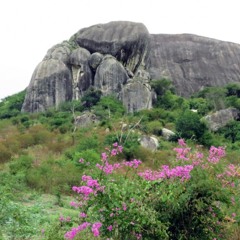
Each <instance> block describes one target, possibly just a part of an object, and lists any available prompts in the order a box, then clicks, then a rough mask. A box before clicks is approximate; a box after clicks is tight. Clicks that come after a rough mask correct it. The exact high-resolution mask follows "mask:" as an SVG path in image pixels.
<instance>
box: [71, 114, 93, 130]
mask: <svg viewBox="0 0 240 240" xmlns="http://www.w3.org/2000/svg"><path fill="white" fill-rule="evenodd" d="M97 122H98V119H97V116H96V115H95V114H93V113H91V112H85V113H84V114H82V115H80V116H77V117H76V119H75V125H76V126H78V127H88V126H89V125H91V124H94V123H97Z"/></svg>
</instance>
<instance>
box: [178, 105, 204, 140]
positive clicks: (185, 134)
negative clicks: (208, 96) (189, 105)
mask: <svg viewBox="0 0 240 240" xmlns="http://www.w3.org/2000/svg"><path fill="white" fill-rule="evenodd" d="M206 129H207V127H206V125H205V124H204V123H203V122H201V120H200V116H199V115H198V114H197V113H194V112H192V111H189V110H187V111H185V112H183V113H182V114H181V115H180V116H179V118H178V119H177V121H176V130H177V132H179V133H180V136H181V137H182V138H185V139H196V140H200V139H201V137H202V136H203V134H204V133H205V131H206Z"/></svg>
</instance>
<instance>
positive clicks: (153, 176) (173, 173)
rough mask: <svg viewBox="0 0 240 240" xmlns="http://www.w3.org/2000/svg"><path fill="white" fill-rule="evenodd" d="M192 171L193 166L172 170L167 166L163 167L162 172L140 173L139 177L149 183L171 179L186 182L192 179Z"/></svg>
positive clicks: (149, 171)
mask: <svg viewBox="0 0 240 240" xmlns="http://www.w3.org/2000/svg"><path fill="white" fill-rule="evenodd" d="M192 169H193V165H185V166H177V167H175V168H172V169H171V168H170V167H169V166H167V165H163V166H162V170H160V171H152V170H146V171H144V172H140V173H138V175H139V176H141V177H143V178H144V179H146V180H148V181H156V180H159V179H169V178H180V179H181V180H185V179H189V178H190V177H191V176H190V172H191V171H192Z"/></svg>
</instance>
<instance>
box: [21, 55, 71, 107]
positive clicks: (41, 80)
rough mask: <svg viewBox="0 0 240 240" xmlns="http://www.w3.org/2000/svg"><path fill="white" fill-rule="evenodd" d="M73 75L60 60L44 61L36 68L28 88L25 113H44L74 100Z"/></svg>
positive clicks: (24, 105) (24, 104)
mask: <svg viewBox="0 0 240 240" xmlns="http://www.w3.org/2000/svg"><path fill="white" fill-rule="evenodd" d="M71 84H72V74H71V71H70V70H69V68H68V67H67V66H66V65H65V64H64V63H63V62H62V61H60V60H57V59H49V60H44V61H42V62H41V63H40V64H38V66H37V67H36V69H35V71H34V73H33V75H32V79H31V82H30V84H29V86H28V88H27V93H26V97H25V100H24V103H23V106H22V111H23V112H43V111H46V110H47V109H48V108H50V107H53V106H55V107H58V106H59V104H60V103H63V102H66V101H69V100H71V99H72V88H71Z"/></svg>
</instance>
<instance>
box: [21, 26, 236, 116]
mask: <svg viewBox="0 0 240 240" xmlns="http://www.w3.org/2000/svg"><path fill="white" fill-rule="evenodd" d="M161 78H169V79H170V80H172V81H173V84H174V85H175V87H176V91H177V93H178V94H179V95H182V96H190V95H191V94H192V93H194V92H196V91H198V90H200V89H202V88H204V87H205V86H223V85H225V84H227V83H229V82H240V45H239V44H234V43H229V42H223V41H218V40H214V39H210V38H205V37H200V36H195V35H189V34H182V35H165V34H158V35H151V34H149V33H148V30H147V28H146V27H145V26H144V25H143V24H142V23H133V22H110V23H107V24H98V25H94V26H91V27H88V28H84V29H81V30H80V31H78V32H77V33H76V34H74V35H73V36H72V37H71V38H70V40H69V41H64V42H63V43H61V44H57V45H55V46H53V47H52V48H50V49H49V50H48V52H47V54H46V56H45V57H44V59H43V60H42V62H41V63H40V64H39V65H38V66H37V67H36V69H35V71H34V73H33V75H32V79H31V82H30V84H29V86H28V89H27V94H26V98H25V101H24V104H23V107H22V111H26V112H40V111H45V110H46V109H48V108H49V107H57V106H58V105H59V104H60V103H62V102H65V101H69V100H78V99H80V98H81V97H82V96H83V95H84V93H85V91H86V90H87V89H88V88H89V87H94V88H96V89H99V90H101V91H102V93H103V95H115V96H116V97H117V98H118V99H120V100H122V101H123V104H124V105H125V107H126V108H127V110H128V111H129V112H133V111H139V110H141V109H144V108H151V106H152V96H154V94H152V92H151V87H150V84H149V83H150V81H151V80H152V79H161Z"/></svg>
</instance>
